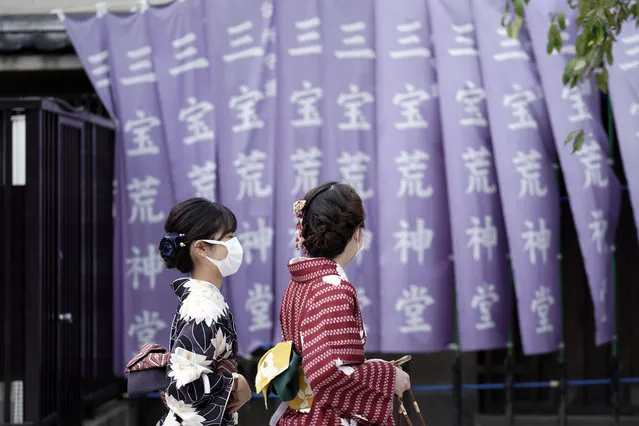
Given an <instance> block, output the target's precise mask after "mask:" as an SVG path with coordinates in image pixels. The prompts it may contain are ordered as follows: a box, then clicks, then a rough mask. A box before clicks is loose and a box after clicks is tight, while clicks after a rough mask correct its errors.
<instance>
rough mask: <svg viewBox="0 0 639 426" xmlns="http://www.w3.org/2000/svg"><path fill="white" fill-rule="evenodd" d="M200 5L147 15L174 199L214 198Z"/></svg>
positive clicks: (194, 1) (195, 0)
mask: <svg viewBox="0 0 639 426" xmlns="http://www.w3.org/2000/svg"><path fill="white" fill-rule="evenodd" d="M201 9H202V4H201V0H189V1H188V2H174V3H171V4H170V5H168V6H166V7H164V8H151V9H149V10H148V11H147V12H146V13H147V18H148V22H149V24H148V29H149V40H150V42H151V47H152V48H153V61H154V63H155V66H156V67H157V89H158V95H159V99H160V105H161V109H162V121H163V127H164V131H165V133H166V140H167V141H170V143H167V151H168V155H169V158H170V169H169V170H170V172H171V175H172V179H173V182H174V185H175V198H176V199H177V201H182V200H185V199H187V198H190V197H195V196H197V197H204V198H207V199H210V200H215V198H216V196H215V195H216V194H215V192H216V185H215V184H216V173H215V172H216V156H215V120H214V118H215V107H214V105H215V100H214V98H213V91H212V88H213V87H212V86H213V85H212V83H211V80H212V73H211V64H210V61H209V59H208V52H207V48H206V44H205V41H206V36H207V34H206V33H205V27H204V22H203V20H202V19H201Z"/></svg>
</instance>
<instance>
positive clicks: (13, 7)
mask: <svg viewBox="0 0 639 426" xmlns="http://www.w3.org/2000/svg"><path fill="white" fill-rule="evenodd" d="M98 2H104V3H107V5H108V7H109V9H110V10H127V9H130V8H131V7H133V6H135V5H136V4H137V1H136V0H0V15H7V14H8V15H13V14H31V15H33V14H46V13H50V12H51V10H53V9H56V8H57V9H62V10H63V11H68V12H81V11H87V12H90V11H93V10H95V4H96V3H98ZM161 3H167V0H149V4H161Z"/></svg>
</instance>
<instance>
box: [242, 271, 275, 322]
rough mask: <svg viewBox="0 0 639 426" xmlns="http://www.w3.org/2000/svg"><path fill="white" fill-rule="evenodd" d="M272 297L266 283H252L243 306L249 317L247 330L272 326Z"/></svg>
mask: <svg viewBox="0 0 639 426" xmlns="http://www.w3.org/2000/svg"><path fill="white" fill-rule="evenodd" d="M273 299H274V296H273V290H272V289H271V288H270V287H269V286H268V285H266V284H260V283H254V284H253V288H250V289H249V291H248V297H247V299H246V302H245V303H244V307H245V309H246V311H247V312H248V313H249V314H250V317H251V320H250V323H249V327H248V330H249V332H251V333H253V332H256V331H260V330H270V329H272V328H273V320H272V315H271V308H272V305H273Z"/></svg>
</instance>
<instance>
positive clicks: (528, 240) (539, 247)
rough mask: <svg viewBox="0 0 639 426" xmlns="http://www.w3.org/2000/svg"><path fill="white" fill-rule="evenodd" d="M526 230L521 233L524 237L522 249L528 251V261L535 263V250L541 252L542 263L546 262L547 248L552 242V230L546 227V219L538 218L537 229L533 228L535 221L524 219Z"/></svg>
mask: <svg viewBox="0 0 639 426" xmlns="http://www.w3.org/2000/svg"><path fill="white" fill-rule="evenodd" d="M524 225H525V226H526V230H525V231H524V232H522V233H521V238H523V239H524V249H523V251H527V252H528V259H529V260H530V263H532V264H533V265H535V264H536V263H537V252H539V254H541V261H542V263H544V264H545V263H546V262H548V250H549V249H550V245H551V244H552V232H551V231H550V229H548V228H546V219H544V218H540V219H539V229H535V223H534V222H533V221H531V220H525V221H524Z"/></svg>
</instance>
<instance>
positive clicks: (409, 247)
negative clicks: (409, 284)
mask: <svg viewBox="0 0 639 426" xmlns="http://www.w3.org/2000/svg"><path fill="white" fill-rule="evenodd" d="M399 228H400V230H399V231H397V232H395V233H393V236H394V237H395V239H396V240H397V242H396V243H395V247H394V250H395V251H399V260H400V262H402V264H404V265H406V264H407V263H408V259H409V252H410V251H412V252H415V254H417V263H419V264H420V265H423V264H424V260H425V257H426V250H429V249H430V248H431V247H432V245H433V238H434V236H435V231H434V230H432V229H430V228H426V223H425V221H424V219H417V220H416V221H415V230H411V229H410V224H409V223H408V221H405V220H400V221H399Z"/></svg>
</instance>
